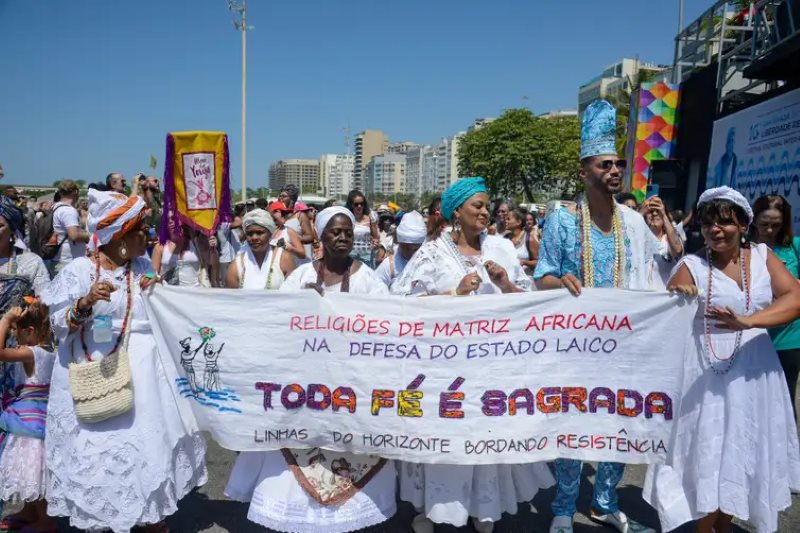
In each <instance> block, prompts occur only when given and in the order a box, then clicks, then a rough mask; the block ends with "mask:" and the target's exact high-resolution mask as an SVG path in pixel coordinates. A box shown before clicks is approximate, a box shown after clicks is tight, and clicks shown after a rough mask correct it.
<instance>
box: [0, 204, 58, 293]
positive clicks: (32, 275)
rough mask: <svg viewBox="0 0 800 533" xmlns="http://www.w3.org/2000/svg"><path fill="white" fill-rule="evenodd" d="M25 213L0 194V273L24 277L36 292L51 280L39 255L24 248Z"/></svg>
mask: <svg viewBox="0 0 800 533" xmlns="http://www.w3.org/2000/svg"><path fill="white" fill-rule="evenodd" d="M24 231H25V216H24V214H23V213H22V210H20V208H19V207H17V206H16V204H15V203H14V202H13V200H11V198H8V197H7V196H0V275H2V276H20V277H23V278H26V279H27V280H28V281H29V282H30V283H31V285H32V286H33V289H34V291H36V292H37V293H38V292H39V291H41V290H42V289H44V287H45V285H47V284H48V283H49V282H50V274H48V272H47V267H46V266H45V265H44V262H43V261H42V259H41V258H40V257H39V256H38V255H36V254H33V253H30V252H28V251H27V249H28V247H27V246H26V244H25V237H24V236H23V233H24Z"/></svg>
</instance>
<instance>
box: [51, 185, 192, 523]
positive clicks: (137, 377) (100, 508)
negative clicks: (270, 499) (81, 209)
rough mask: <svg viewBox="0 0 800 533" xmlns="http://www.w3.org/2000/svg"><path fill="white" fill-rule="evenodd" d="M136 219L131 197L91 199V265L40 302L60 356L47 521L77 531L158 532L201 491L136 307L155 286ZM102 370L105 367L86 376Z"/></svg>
mask: <svg viewBox="0 0 800 533" xmlns="http://www.w3.org/2000/svg"><path fill="white" fill-rule="evenodd" d="M144 208H145V204H144V201H143V200H142V199H141V198H139V197H136V196H134V197H131V198H128V197H126V196H124V195H122V194H118V193H113V192H101V191H97V190H90V191H89V227H90V230H91V231H92V232H93V234H94V239H95V242H97V243H98V246H99V248H98V250H97V253H96V254H95V255H94V256H93V257H91V258H88V257H81V258H78V259H75V260H73V261H72V262H71V263H69V265H67V266H66V267H65V268H64V269H63V270H62V271H61V272H60V273H59V275H58V276H57V277H56V278H55V279H54V280H53V282H52V283H51V284H50V285H49V286H48V287H47V289H45V290H44V291H43V293H42V295H41V297H42V301H43V302H44V303H45V304H46V305H48V306H50V312H51V323H52V325H53V329H54V333H55V334H56V336H57V337H58V345H59V350H58V359H57V361H56V364H55V368H54V369H53V376H52V381H51V384H50V402H49V405H48V413H47V430H46V438H45V447H46V450H47V470H48V484H47V501H48V513H49V514H50V515H52V516H68V517H69V518H70V523H71V524H72V525H73V526H75V527H77V528H80V529H91V530H95V529H110V530H113V531H114V532H127V531H129V530H130V529H131V528H133V527H135V526H137V525H138V526H142V525H145V526H146V530H148V531H152V532H156V531H158V532H162V531H166V530H167V527H166V525H165V524H164V523H163V522H162V521H163V520H164V518H165V517H166V516H168V515H171V514H172V513H174V512H175V511H176V510H177V505H178V501H179V500H180V499H181V498H183V497H184V496H185V495H186V494H188V493H189V491H191V490H192V489H194V488H195V487H197V486H199V485H202V484H204V483H205V481H206V475H207V471H206V465H205V453H206V445H205V441H204V440H203V437H202V436H201V435H200V434H199V433H195V432H193V431H191V430H189V429H187V428H186V425H185V424H184V422H183V420H182V419H181V417H180V413H179V410H178V404H177V403H176V401H175V397H174V393H173V390H172V384H171V383H170V381H169V379H168V378H167V375H166V373H165V370H164V368H163V367H162V365H161V360H160V359H159V357H158V353H157V350H156V344H155V339H154V338H153V334H152V330H151V329H150V323H149V321H148V318H147V314H146V311H145V308H144V302H143V301H142V289H143V288H146V287H147V286H148V285H149V284H150V283H151V282H152V280H153V278H154V273H153V269H152V267H151V265H150V261H149V260H148V259H147V258H146V257H144V253H145V249H146V247H147V234H148V231H147V226H146V225H145V223H144V221H143V218H144ZM106 360H108V361H109V362H110V363H114V364H108V365H101V369H100V370H98V371H97V372H96V373H93V374H91V375H90V376H89V375H88V374H87V371H89V370H90V369H95V368H97V365H94V364H93V363H95V362H96V363H102V362H104V361H106ZM126 363H127V364H126ZM101 374H102V375H101ZM87 378H89V379H87ZM131 390H132V398H131V396H130V393H127V394H126V393H125V391H131ZM94 400H98V401H96V402H95V401H94Z"/></svg>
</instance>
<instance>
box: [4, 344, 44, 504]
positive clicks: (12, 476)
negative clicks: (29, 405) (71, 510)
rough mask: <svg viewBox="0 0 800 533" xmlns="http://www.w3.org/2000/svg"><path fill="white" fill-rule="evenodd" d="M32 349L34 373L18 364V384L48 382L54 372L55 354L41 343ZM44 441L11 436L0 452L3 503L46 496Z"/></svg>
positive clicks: (16, 370)
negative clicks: (27, 371)
mask: <svg viewBox="0 0 800 533" xmlns="http://www.w3.org/2000/svg"><path fill="white" fill-rule="evenodd" d="M29 348H30V349H31V350H32V351H33V360H34V363H33V366H34V368H33V374H32V375H30V376H28V375H27V374H26V373H25V368H24V367H23V366H22V363H15V368H14V372H15V376H14V382H15V383H17V384H18V385H21V384H23V383H24V384H26V385H47V384H48V383H50V376H51V375H52V373H53V362H54V361H55V358H56V355H55V353H53V352H51V351H48V350H45V349H44V348H41V347H39V346H29ZM45 473H46V469H45V449H44V441H43V440H41V439H34V438H32V437H23V436H21V435H13V434H11V435H8V436H7V437H6V443H5V448H4V449H3V453H2V454H0V502H8V501H11V502H15V501H24V502H31V501H35V500H38V499H40V498H44V495H45V479H46V477H45Z"/></svg>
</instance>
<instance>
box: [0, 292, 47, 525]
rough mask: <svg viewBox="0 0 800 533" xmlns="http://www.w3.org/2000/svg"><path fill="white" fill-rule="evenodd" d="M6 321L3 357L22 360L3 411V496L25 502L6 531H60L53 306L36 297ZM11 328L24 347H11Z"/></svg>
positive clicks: (0, 336) (0, 324) (1, 327)
mask: <svg viewBox="0 0 800 533" xmlns="http://www.w3.org/2000/svg"><path fill="white" fill-rule="evenodd" d="M26 303H27V304H28V305H27V307H26V309H25V310H24V311H23V310H22V308H20V307H14V308H12V309H10V310H9V311H8V312H7V313H6V314H5V315H4V316H3V318H2V319H1V320H0V361H4V362H10V363H16V368H15V369H14V370H15V379H14V383H15V389H14V395H13V396H12V397H11V399H10V400H9V401H7V403H6V404H5V405H3V406H2V412H0V501H23V502H25V506H24V507H23V508H22V510H21V511H20V512H19V513H16V514H14V515H10V516H7V517H6V518H5V519H4V520H2V521H0V530H2V531H7V530H17V529H20V530H22V531H26V532H27V531H30V532H37V531H38V532H41V531H56V524H55V522H54V521H53V520H52V519H51V518H49V517H48V516H47V503H46V502H45V500H44V490H45V472H46V468H45V448H44V428H45V419H46V418H47V398H48V395H49V390H50V376H51V374H52V372H53V364H54V362H55V354H54V353H53V351H52V347H51V346H50V338H51V335H50V324H49V317H48V310H47V306H46V305H44V304H42V303H40V302H39V301H38V300H36V299H33V298H26ZM10 330H15V336H16V340H17V344H18V347H16V348H5V345H6V339H7V337H8V333H9V331H10Z"/></svg>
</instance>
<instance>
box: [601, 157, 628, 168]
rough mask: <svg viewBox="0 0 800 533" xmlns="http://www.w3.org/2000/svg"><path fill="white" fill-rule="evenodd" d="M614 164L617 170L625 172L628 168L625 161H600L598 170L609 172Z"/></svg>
mask: <svg viewBox="0 0 800 533" xmlns="http://www.w3.org/2000/svg"><path fill="white" fill-rule="evenodd" d="M615 163H616V166H617V168H618V169H620V170H625V169H626V168H628V162H627V161H626V160H625V159H617V160H616V161H614V160H612V159H604V160H602V161H600V168H602V169H603V170H611V168H612V167H613V166H614V164H615Z"/></svg>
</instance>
